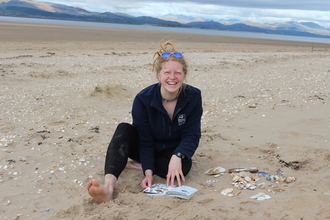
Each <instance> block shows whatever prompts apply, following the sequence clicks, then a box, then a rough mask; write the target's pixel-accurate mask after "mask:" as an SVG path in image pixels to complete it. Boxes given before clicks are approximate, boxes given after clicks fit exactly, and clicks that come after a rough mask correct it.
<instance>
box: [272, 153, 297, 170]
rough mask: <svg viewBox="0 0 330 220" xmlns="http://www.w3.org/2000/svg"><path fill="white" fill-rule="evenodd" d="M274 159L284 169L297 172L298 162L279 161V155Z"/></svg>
mask: <svg viewBox="0 0 330 220" xmlns="http://www.w3.org/2000/svg"><path fill="white" fill-rule="evenodd" d="M276 158H277V159H278V162H279V163H280V164H282V165H284V166H286V167H291V169H294V170H299V169H300V162H299V161H290V162H286V161H284V160H282V159H280V155H276Z"/></svg>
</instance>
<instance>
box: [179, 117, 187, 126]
mask: <svg viewBox="0 0 330 220" xmlns="http://www.w3.org/2000/svg"><path fill="white" fill-rule="evenodd" d="M178 123H179V126H181V125H184V124H185V123H186V115H185V114H180V115H178Z"/></svg>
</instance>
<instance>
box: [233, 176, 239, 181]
mask: <svg viewBox="0 0 330 220" xmlns="http://www.w3.org/2000/svg"><path fill="white" fill-rule="evenodd" d="M240 179H241V177H240V176H234V178H233V182H239V181H240Z"/></svg>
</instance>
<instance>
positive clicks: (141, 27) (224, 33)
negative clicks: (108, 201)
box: [0, 16, 330, 44]
mask: <svg viewBox="0 0 330 220" xmlns="http://www.w3.org/2000/svg"><path fill="white" fill-rule="evenodd" d="M0 21H6V22H26V23H40V24H57V25H71V26H87V27H105V28H107V27H108V28H121V29H133V30H148V31H165V32H174V33H191V34H205V35H215V36H227V37H243V38H256V39H267V40H284V41H298V42H308V43H325V44H330V38H317V37H302V36H289V35H276V34H264V33H252V32H242V31H221V30H211V29H198V28H180V27H160V26H152V25H130V24H116V23H103V22H88V21H69V20H55V19H39V18H22V17H6V16H0ZM0 31H1V30H0Z"/></svg>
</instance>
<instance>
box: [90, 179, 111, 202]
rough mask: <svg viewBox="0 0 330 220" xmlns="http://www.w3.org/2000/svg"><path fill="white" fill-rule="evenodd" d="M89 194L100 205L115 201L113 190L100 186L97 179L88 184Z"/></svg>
mask: <svg viewBox="0 0 330 220" xmlns="http://www.w3.org/2000/svg"><path fill="white" fill-rule="evenodd" d="M87 190H88V194H89V195H90V196H91V197H92V198H93V199H94V200H95V201H96V202H99V203H102V202H108V201H110V200H112V199H113V190H110V189H108V188H105V187H102V186H100V184H99V182H97V181H96V180H95V179H92V180H90V181H89V182H88V183H87Z"/></svg>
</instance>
